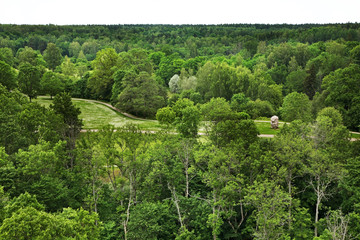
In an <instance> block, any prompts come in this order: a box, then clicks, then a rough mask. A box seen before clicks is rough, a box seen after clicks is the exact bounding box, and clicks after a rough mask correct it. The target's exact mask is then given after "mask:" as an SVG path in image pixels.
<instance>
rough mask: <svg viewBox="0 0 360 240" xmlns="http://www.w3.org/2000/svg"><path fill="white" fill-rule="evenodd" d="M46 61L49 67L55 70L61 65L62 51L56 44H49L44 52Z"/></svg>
mask: <svg viewBox="0 0 360 240" xmlns="http://www.w3.org/2000/svg"><path fill="white" fill-rule="evenodd" d="M44 60H45V61H46V63H47V66H48V67H49V68H50V69H51V70H54V69H55V68H56V67H57V66H59V65H60V63H61V53H60V49H59V48H58V47H57V46H56V44H54V43H48V45H47V47H46V49H45V51H44Z"/></svg>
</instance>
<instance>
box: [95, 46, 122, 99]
mask: <svg viewBox="0 0 360 240" xmlns="http://www.w3.org/2000/svg"><path fill="white" fill-rule="evenodd" d="M118 61H119V56H118V54H117V53H116V51H115V50H114V49H113V48H106V49H103V50H101V51H99V52H97V54H96V58H95V60H94V61H92V66H93V68H94V71H93V72H92V74H91V76H90V78H89V81H88V87H89V88H90V89H91V90H92V91H93V92H94V93H95V94H96V96H97V97H99V98H101V99H105V100H109V99H110V97H111V89H112V85H113V83H114V78H113V74H114V72H115V70H116V66H117V64H118Z"/></svg>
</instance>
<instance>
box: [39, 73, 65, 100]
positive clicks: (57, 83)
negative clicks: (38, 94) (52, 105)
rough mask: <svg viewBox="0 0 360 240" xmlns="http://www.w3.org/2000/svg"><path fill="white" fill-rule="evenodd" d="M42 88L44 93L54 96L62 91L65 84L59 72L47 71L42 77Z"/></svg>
mask: <svg viewBox="0 0 360 240" xmlns="http://www.w3.org/2000/svg"><path fill="white" fill-rule="evenodd" d="M41 88H42V92H43V93H47V94H49V95H50V97H51V98H52V97H53V96H55V95H56V94H58V93H60V92H62V91H63V90H64V88H65V86H64V83H63V82H62V81H61V79H60V78H59V76H58V74H56V73H54V72H52V71H47V72H45V73H44V75H43V76H42V78H41Z"/></svg>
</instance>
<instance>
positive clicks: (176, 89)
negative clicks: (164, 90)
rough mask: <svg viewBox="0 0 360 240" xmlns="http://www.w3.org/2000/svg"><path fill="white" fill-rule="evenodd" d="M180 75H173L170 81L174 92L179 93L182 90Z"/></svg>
mask: <svg viewBox="0 0 360 240" xmlns="http://www.w3.org/2000/svg"><path fill="white" fill-rule="evenodd" d="M179 80H180V78H179V75H177V74H175V75H174V76H172V78H171V79H170V81H169V89H170V91H171V92H172V93H178V92H180V91H179V90H180V86H179Z"/></svg>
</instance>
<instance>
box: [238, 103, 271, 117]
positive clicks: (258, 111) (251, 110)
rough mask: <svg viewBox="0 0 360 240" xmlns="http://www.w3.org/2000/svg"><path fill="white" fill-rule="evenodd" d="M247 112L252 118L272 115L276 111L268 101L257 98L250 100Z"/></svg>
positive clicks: (246, 108)
mask: <svg viewBox="0 0 360 240" xmlns="http://www.w3.org/2000/svg"><path fill="white" fill-rule="evenodd" d="M245 112H246V113H248V114H249V115H250V117H251V118H252V119H256V118H259V117H268V118H270V117H272V116H273V115H274V114H275V111H274V109H273V107H272V105H271V104H270V103H269V102H268V101H262V100H260V99H256V101H249V102H247V104H246V107H245Z"/></svg>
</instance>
